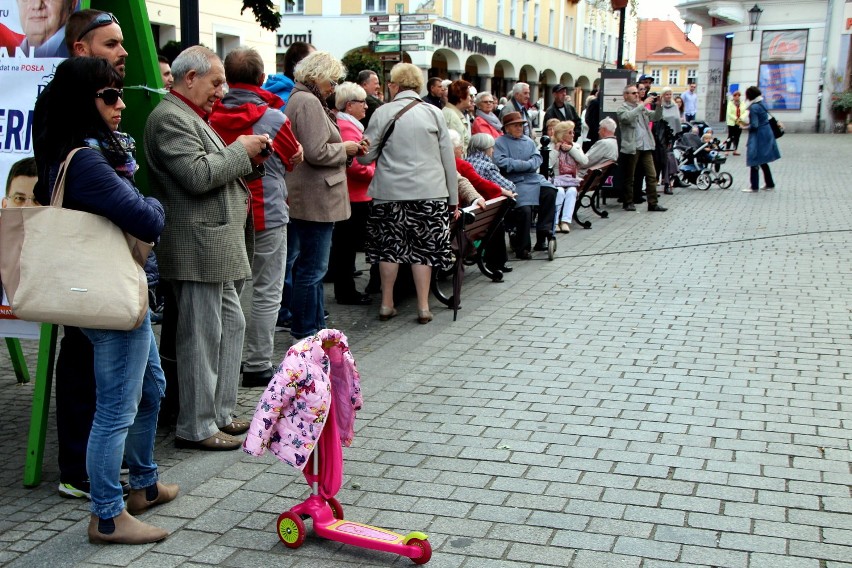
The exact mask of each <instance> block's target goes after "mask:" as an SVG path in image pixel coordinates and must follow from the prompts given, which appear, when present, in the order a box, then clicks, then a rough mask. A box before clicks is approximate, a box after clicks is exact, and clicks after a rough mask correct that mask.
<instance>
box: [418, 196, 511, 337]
mask: <svg viewBox="0 0 852 568" xmlns="http://www.w3.org/2000/svg"><path fill="white" fill-rule="evenodd" d="M514 205H515V200H514V199H510V198H508V197H503V196H501V197H497V198H495V199H489V200H488V201H486V202H485V209H480V208H479V207H477V206H476V205H472V206H470V207H465V208H463V209H462V210H461V215H460V216H459V218H458V220H456V221H451V222H450V241H451V243H452V247H453V254H454V255H455V261H454V263H453V266H452V267H451V268H450V269H449V270H448V271H444V272H443V274H444V275H449V278H448V280H450V281H451V282H452V291H451V293H450V294H446V293H445V292H444V291H443V290H442V289H441V285H442V281H441V280H442V278H441V276H442V275H441V274H439V272H441V271H438V270H433V271H432V294H433V295H434V296H435V298H436V299H437V300H438V301H439V302H441V303H442V304H444V305H445V306H447V307H448V308H452V310H453V321H455V320H456V317H457V315H458V310H459V307H460V301H461V287H462V281H463V280H464V267H465V266H472V265H474V264H475V265H477V266H478V267H479V271H480V272H482V273H483V274H484V275H485V276H487V277H488V278H490V279H491V280H492V281H494V282H502V280H503V272H502V271H500V270H490V269H489V268H488V267H487V266H486V265H485V249H486V247H488V246H489V245H490V244H491V241H492V239H493V238H494V235H495V234H496V233H497V232H498V231H499V229H500V227H501V225H502V224H503V220H504V219H505V218H506V214H507V213H508V212H509V210H511V209H512V207H513V206H514ZM501 234H502V233H501ZM493 246H502V247H505V246H506V243H505V242H502V243H501V242H496V241H495V242H494V243H493Z"/></svg>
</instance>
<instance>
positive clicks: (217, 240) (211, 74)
mask: <svg viewBox="0 0 852 568" xmlns="http://www.w3.org/2000/svg"><path fill="white" fill-rule="evenodd" d="M172 74H173V76H174V86H173V87H172V91H171V93H169V94H168V95H166V96H165V98H164V99H163V101H162V102H161V103H160V104H159V105H158V106H157V108H155V109H154V111H153V112H152V113H151V115H150V116H149V117H148V122H147V123H146V125H145V155H146V156H147V158H148V166H149V168H150V176H151V189H152V191H153V193H154V195H156V196H157V198H158V199H159V200H160V201H161V202H162V203H163V206H164V208H165V209H166V211H167V212H168V213H167V215H168V217H169V219H168V221H167V222H166V228H165V230H164V231H163V234H162V237H161V239H160V243H159V245H158V247H157V257H158V259H159V263H160V276H161V278H163V279H166V280H169V281H170V282H171V284H172V288H173V289H174V293H175V299H176V302H177V309H178V323H177V337H176V340H175V342H176V350H177V369H178V383H179V386H180V388H179V390H180V413H179V414H178V422H177V432H176V438H175V445H177V446H178V447H184V448H198V449H204V450H231V449H236V448H238V447H239V446H240V445H241V441H240V439H239V438H236V437H235V436H236V435H238V434H241V433H243V432H245V431H246V430H247V429H248V424H249V423H248V422H247V421H244V420H236V419H234V417H233V415H232V412H233V410H234V408H235V407H236V403H237V386H238V383H239V372H240V356H241V354H242V348H243V334H244V332H245V325H246V323H245V318H244V316H243V313H242V310H241V308H240V301H239V290H240V288H241V287H242V283H243V281H244V279H245V278H247V277H249V276H250V275H251V264H250V260H249V253H248V251H247V245H250V244H251V242H250V239H251V237H250V235H251V219H250V217H248V202H249V191H248V188H247V187H246V185H245V183H244V182H243V181H242V179H241V178H242V177H243V176H249V175H252V174H253V173H254V172H255V171H256V170H259V169H262V167H263V161H264V159H265V158H264V157H263V156H262V155H260V154H261V151H263V149H264V148H266V146H267V144H268V143H269V138H268V136H266V135H262V136H261V135H256V134H247V135H243V136H240V137H238V138H237V139H236V140H235V141H234V142H233V143H232V144H230V145H227V146H226V145H225V143H224V142H223V141H222V139H221V138H219V136H218V135H217V134H216V133H215V132H214V131H213V130H212V129H211V128H210V126H209V125H208V124H207V118H208V116H209V114H210V111H211V110H212V108H213V103H214V102H216V100H219V99H221V98H222V96H223V92H222V88H223V85H224V83H225V70H224V67H223V65H222V62H221V60H220V59H219V58H218V57H217V56H216V54H215V53H213V52H212V51H210V50H209V49H207V48H205V47H201V46H195V47H190V48H189V49H187V50H185V51H183V52H182V53H181V54H180V55H179V56H178V57H177V58H176V59H175V61H174V63H172ZM247 235H248V237H247ZM247 238H248V239H249V242H247Z"/></svg>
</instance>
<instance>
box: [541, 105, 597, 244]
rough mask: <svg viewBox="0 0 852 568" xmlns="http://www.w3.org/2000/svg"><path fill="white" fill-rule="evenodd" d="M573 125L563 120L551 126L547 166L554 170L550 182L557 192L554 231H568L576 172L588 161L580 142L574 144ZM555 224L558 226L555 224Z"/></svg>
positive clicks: (577, 180) (574, 200) (575, 191)
mask: <svg viewBox="0 0 852 568" xmlns="http://www.w3.org/2000/svg"><path fill="white" fill-rule="evenodd" d="M574 128H575V125H574V123H573V122H572V121H570V120H564V121H562V122H560V123H559V124H557V125H556V126H554V127H553V147H552V148H551V149H550V166H551V171H552V172H553V185H555V186H556V189H557V191H558V192H559V193H557V194H556V215H555V216H554V219H553V229H554V231H555V230H557V228H558V230H559V232H560V233H570V232H571V219H572V218H573V216H574V205H575V204H576V203H577V186H579V185H580V176H579V175H578V171H579V169H580V168H581V167H583V166H585V165H586V164H587V163H588V161H589V160H588V158H586V155H585V154H583V150H582V148H581V147H580V145H579V144H575V143H574ZM557 224H558V227H557Z"/></svg>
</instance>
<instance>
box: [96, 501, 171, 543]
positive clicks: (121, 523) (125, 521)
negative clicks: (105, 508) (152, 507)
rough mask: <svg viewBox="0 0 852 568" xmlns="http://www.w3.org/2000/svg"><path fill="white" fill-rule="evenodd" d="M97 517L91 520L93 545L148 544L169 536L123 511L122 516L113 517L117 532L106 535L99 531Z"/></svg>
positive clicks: (162, 530)
mask: <svg viewBox="0 0 852 568" xmlns="http://www.w3.org/2000/svg"><path fill="white" fill-rule="evenodd" d="M99 520H100V519H98V517H97V515H92V517H91V518H90V519H89V542H91V543H92V544H147V543H149V542H157V541H160V540H163V539H164V538H166V537H167V536H169V532H168V531H167V530H165V529H161V528H159V527H155V526H153V525H149V524H148V523H143V522H142V521H140V520H139V519H136V518H134V517H132V516H131V515H130V513H128V512H127V510H126V509H125V510H123V511H122V512H121V514H120V515H118V516H117V517H113V519H112V520H113V522H114V523H115V531H114V532H113V533H112V534H105V533H102V532H100V531H98V521H99Z"/></svg>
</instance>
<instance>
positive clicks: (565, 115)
mask: <svg viewBox="0 0 852 568" xmlns="http://www.w3.org/2000/svg"><path fill="white" fill-rule="evenodd" d="M571 90H572V91H573V89H571ZM551 92H552V93H553V104H552V105H550V108H548V109H547V112H546V113H544V124H547V121H548V120H550V119H551V118H555V119H557V120H560V121H562V120H570V121H572V122H573V123H574V140H579V139H580V133H581V132H582V130H583V123H582V122H580V115H579V114H577V109H575V108H574V105H572V104H571V103H570V102H568V92H569V91H568V87H566V86H565V85H554V86H553V89H552V91H551Z"/></svg>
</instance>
